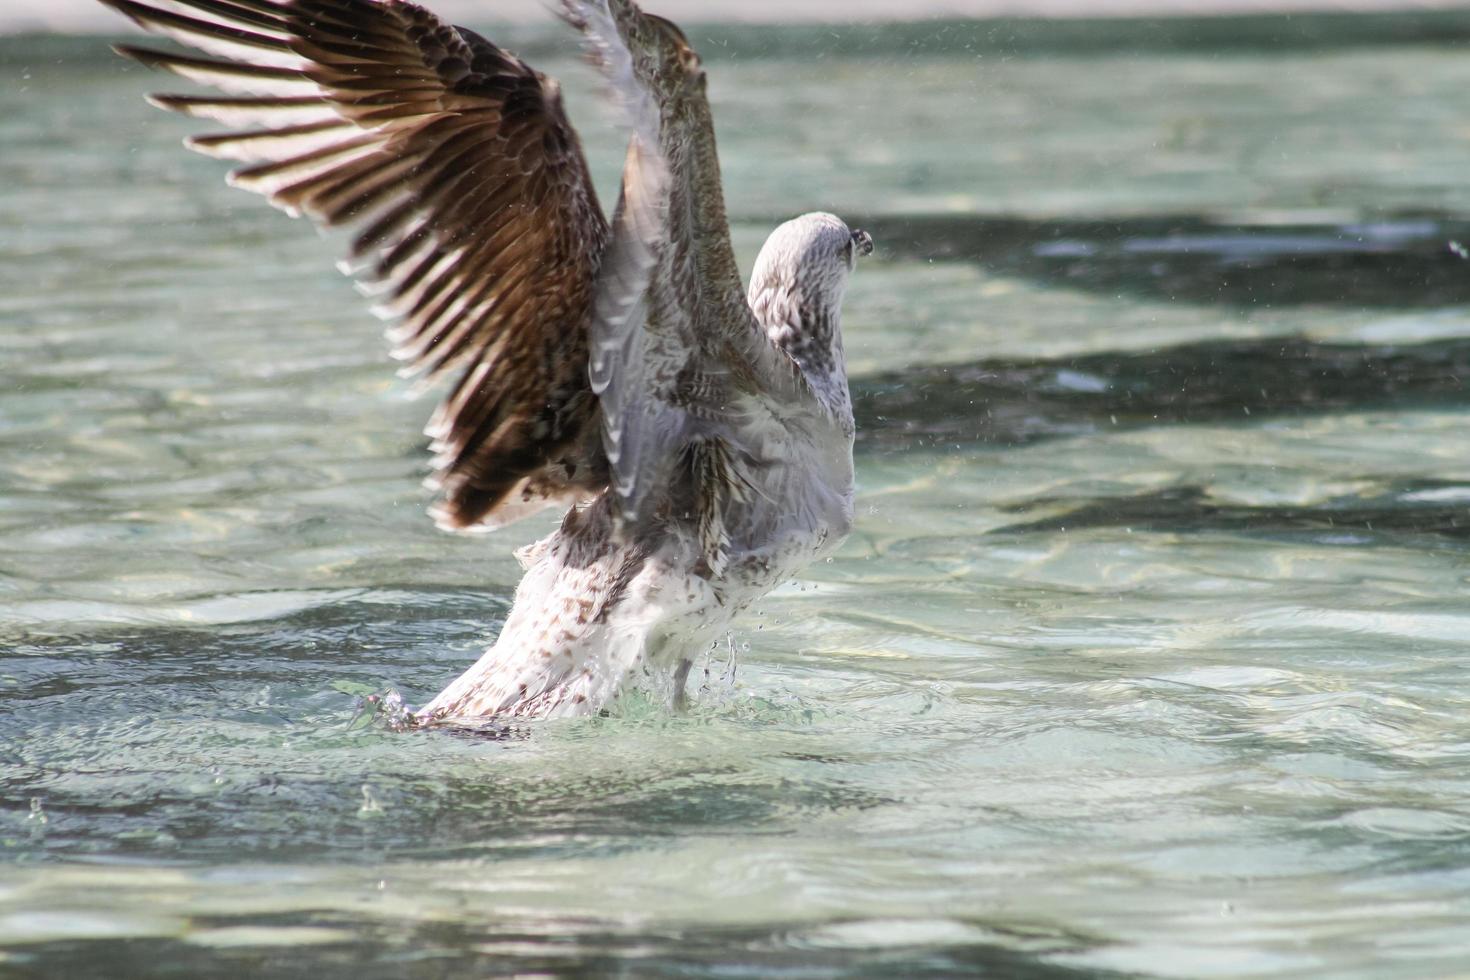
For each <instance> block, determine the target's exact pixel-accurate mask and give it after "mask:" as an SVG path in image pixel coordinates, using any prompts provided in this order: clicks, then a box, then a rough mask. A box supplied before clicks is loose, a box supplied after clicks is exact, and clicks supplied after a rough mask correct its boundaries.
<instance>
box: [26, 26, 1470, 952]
mask: <svg viewBox="0 0 1470 980" xmlns="http://www.w3.org/2000/svg"><path fill="white" fill-rule="evenodd" d="M839 33H840V32H839ZM692 36H693V37H694V40H695V42H696V43H697V44H699V45H700V46H701V47H702V48H703V49H704V50H705V51H706V53H707V54H708V55H709V58H708V60H709V62H710V70H711V78H712V81H711V86H712V95H713V98H714V100H715V109H716V113H717V117H718V120H719V123H720V134H721V140H722V143H721V146H722V154H723V161H724V168H725V175H726V179H727V183H728V187H729V203H730V208H731V211H732V213H733V216H734V217H735V219H736V228H735V235H736V242H737V247H738V249H739V251H740V254H741V259H742V262H744V263H745V264H746V267H747V268H748V266H749V263H750V261H751V259H752V258H753V256H754V253H755V251H756V249H758V247H759V245H760V242H761V241H762V239H763V237H764V235H765V233H766V231H767V230H768V229H769V228H770V227H771V225H772V224H774V223H775V222H776V221H777V220H779V219H781V218H784V217H787V216H789V215H791V214H793V213H796V212H800V211H804V210H809V209H811V208H814V207H824V208H829V209H831V210H835V211H837V212H838V213H840V214H843V215H844V216H847V217H848V218H849V219H850V220H852V221H853V222H854V223H860V224H864V225H865V226H867V227H870V228H871V229H872V230H873V232H874V235H875V237H876V238H877V239H878V242H879V253H878V255H877V256H876V257H875V259H874V260H873V261H871V262H869V263H867V264H865V266H864V267H863V268H862V269H861V270H860V273H859V275H858V276H857V277H856V279H855V280H854V283H853V287H852V290H851V293H850V298H849V305H848V312H847V318H846V322H845V329H846V331H847V338H848V339H847V347H848V350H849V353H850V357H851V359H852V365H851V366H852V371H853V375H854V382H853V387H854V391H855V397H856V402H857V406H858V415H859V422H860V425H861V429H862V433H861V437H860V442H859V448H858V471H859V482H860V485H861V488H860V495H859V502H858V505H859V520H858V529H857V531H856V533H855V534H854V535H853V537H852V539H851V540H850V542H849V543H848V544H847V546H846V547H845V548H844V549H843V550H842V551H841V553H840V554H839V555H838V556H837V557H835V558H834V559H833V560H832V561H830V562H827V563H823V564H820V565H818V566H816V567H814V568H812V569H810V570H809V571H808V572H807V573H806V574H805V575H803V576H802V578H801V580H800V581H798V582H796V583H793V584H791V585H789V586H787V587H784V588H782V589H781V590H780V591H779V592H778V593H776V594H775V595H773V596H772V597H770V598H769V599H768V600H767V601H765V602H763V603H761V604H760V606H759V608H758V609H757V610H756V611H755V612H754V613H753V614H752V615H750V616H749V617H747V618H746V620H745V621H744V622H743V624H742V628H741V629H740V630H738V631H737V632H736V633H735V634H734V635H733V636H732V638H731V642H730V644H729V646H728V647H727V648H726V649H725V650H722V651H720V652H719V654H718V655H717V656H716V657H714V658H712V660H711V662H710V663H709V664H708V665H707V668H706V669H705V670H704V671H703V676H702V677H698V678H697V682H698V684H699V687H700V688H701V693H700V697H699V701H698V704H697V706H696V707H695V708H694V709H693V710H692V711H690V712H689V713H688V714H686V715H682V716H672V715H670V714H669V713H668V712H666V711H664V710H662V709H661V708H659V707H658V706H656V705H651V704H647V703H640V702H636V701H635V702H633V703H631V704H629V705H626V706H624V707H623V708H622V709H621V710H620V712H618V713H617V714H616V715H615V716H613V717H608V718H599V719H593V720H587V721H579V722H571V723H557V724H545V725H536V726H531V727H530V728H529V730H527V731H526V732H523V733H521V734H522V736H523V737H516V738H510V739H499V740H496V739H488V738H481V737H465V736H454V735H448V734H443V733H419V734H402V733H396V732H394V731H392V730H390V728H389V726H388V725H386V724H385V723H384V722H383V720H382V719H381V717H375V716H373V715H372V713H371V712H368V713H364V712H363V711H362V710H361V699H362V697H363V696H364V695H367V694H371V693H373V692H383V691H392V692H396V693H397V694H399V695H401V697H402V698H403V699H404V700H405V701H407V702H408V703H412V704H417V703H422V702H423V701H424V700H426V699H427V698H428V697H430V696H432V695H433V693H435V692H436V691H437V690H438V689H439V688H440V687H441V686H442V685H443V684H444V683H446V682H447V681H448V680H450V679H451V678H452V677H453V676H454V675H455V674H456V673H457V672H458V671H459V670H460V669H461V668H462V667H463V666H464V665H465V664H467V663H468V662H469V661H470V660H471V659H472V658H473V657H474V656H475V655H476V654H477V652H478V650H479V649H480V648H481V647H482V646H483V645H484V644H485V643H487V642H488V641H489V640H490V639H491V638H493V636H494V634H495V632H496V630H497V629H498V627H499V625H500V623H501V622H502V620H503V617H504V614H505V611H506V609H507V606H508V603H509V600H510V596H511V592H512V590H513V588H514V584H515V581H516V579H517V575H518V571H519V569H518V566H517V565H516V563H515V562H514V560H513V559H512V558H511V555H510V551H511V549H512V548H513V547H515V546H518V545H520V544H522V543H525V542H526V541H527V540H529V539H530V538H531V537H533V536H534V535H536V534H539V533H543V532H544V531H545V530H546V528H547V527H548V526H549V525H548V524H547V523H545V522H543V523H541V524H538V525H536V526H534V527H528V528H519V527H518V528H516V529H514V530H512V531H509V532H507V533H506V534H503V535H497V536H494V537H490V538H483V537H477V538H460V537H451V536H446V535H444V534H441V533H439V532H437V531H435V530H434V528H433V527H432V525H431V523H430V522H429V521H428V520H427V519H426V518H425V517H424V515H423V509H424V506H425V504H426V503H427V500H426V496H425V494H424V492H423V491H421V490H420V489H419V487H418V481H419V479H420V478H421V477H422V475H423V473H424V470H425V465H426V462H425V461H426V456H425V453H424V451H423V442H424V440H423V439H422V438H421V437H420V436H419V435H418V431H419V428H420V427H421V426H422V424H423V421H424V420H425V418H426V417H427V415H428V413H429V411H430V410H431V404H430V403H429V401H427V400H419V401H415V400H412V399H410V398H409V393H408V389H407V388H406V387H405V386H404V385H403V384H402V383H400V382H396V381H394V380H393V379H392V372H391V370H390V368H389V365H388V363H387V361H386V358H385V357H384V354H383V347H384V345H383V343H382V342H381V341H380V340H379V339H378V337H377V336H376V328H375V327H374V325H373V321H372V320H371V319H370V318H368V317H366V316H365V315H364V314H363V312H362V310H361V305H360V302H359V300H358V298H357V297H356V295H355V294H354V293H353V292H352V290H351V288H350V286H349V285H348V284H347V283H346V282H345V281H343V280H341V279H340V277H338V276H337V275H336V274H335V272H333V271H332V268H331V259H332V258H333V248H334V247H335V246H336V245H337V244H339V243H336V242H323V241H321V240H320V239H319V237H318V236H317V235H315V234H314V233H313V232H312V231H311V230H310V228H309V227H307V226H305V225H303V224H300V223H293V222H290V221H288V220H286V219H285V218H284V217H282V216H281V215H279V214H277V213H275V212H273V211H271V210H270V209H269V208H266V207H264V206H263V205H262V204H260V202H258V201H256V200H254V199H252V198H250V197H248V196H246V195H243V194H239V193H237V192H232V191H229V190H227V189H225V188H224V187H223V186H222V182H221V180H220V177H221V170H222V168H221V167H220V166H219V165H217V164H214V163H212V162H210V161H207V160H203V159H200V158H197V157H193V156H191V155H189V154H186V153H184V152H183V151H181V150H180V149H179V147H178V146H177V142H178V139H179V138H180V137H182V136H183V135H184V134H185V133H186V132H188V131H189V126H188V124H187V123H185V122H181V121H179V120H174V119H170V118H168V117H165V116H164V115H162V114H160V113H157V112H155V111H153V110H151V109H149V108H148V107H146V106H145V105H144V104H143V103H142V102H141V99H140V98H139V95H140V94H141V93H142V92H144V91H146V90H149V89H157V88H160V87H161V88H164V89H167V88H170V87H171V86H170V84H169V81H168V80H167V79H163V78H159V77H148V76H146V75H145V74H144V73H143V72H141V71H139V70H128V69H127V68H126V67H125V66H123V65H122V64H120V63H118V62H116V61H114V60H112V59H111V58H110V56H108V55H107V54H106V53H105V52H103V51H102V50H101V48H102V42H100V41H95V42H94V41H86V40H77V41H70V42H59V41H36V40H14V41H6V42H3V47H0V68H3V72H4V77H5V79H6V84H5V85H3V86H0V147H3V152H0V280H3V289H0V972H6V971H9V972H12V973H14V974H16V975H18V976H31V975H35V976H40V975H54V976H68V977H87V976H99V977H101V976H105V977H118V976H133V975H137V976H142V975H148V976H178V977H196V976H206V975H241V974H243V973H244V972H247V971H256V972H258V973H260V974H271V975H281V976H308V975H310V976H314V977H323V976H343V977H346V976H351V977H438V976H445V975H479V974H499V973H511V972H536V971H552V972H556V971H575V970H585V971H597V972H612V973H617V972H622V973H625V974H628V975H637V976H650V975H652V976H732V975H743V976H750V975H757V976H765V975H793V976H796V975H799V976H813V975H830V974H846V975H904V976H921V975H952V974H961V973H980V974H984V973H990V974H993V975H997V976H1021V977H1070V976H1099V975H1103V976H1105V975H1110V974H1112V973H1116V974H1118V975H1129V976H1135V975H1142V976H1168V977H1176V976H1251V977H1258V976H1272V977H1287V976H1305V975H1331V976H1364V977H1367V976H1374V977H1433V976H1444V975H1447V974H1451V973H1453V972H1455V971H1457V970H1459V969H1462V968H1463V964H1464V963H1465V962H1467V961H1470V776H1467V763H1470V738H1467V734H1466V733H1467V731H1470V726H1467V720H1466V719H1467V715H1470V679H1467V672H1466V671H1465V669H1464V666H1463V661H1464V659H1465V657H1466V656H1467V654H1470V614H1467V613H1466V610H1465V606H1464V602H1463V597H1464V595H1465V593H1466V587H1467V578H1470V561H1467V550H1466V549H1467V541H1470V530H1467V529H1470V508H1467V504H1470V454H1467V452H1466V449H1465V447H1466V445H1467V440H1470V414H1467V411H1466V406H1467V400H1466V396H1465V378H1466V377H1467V371H1470V276H1467V271H1470V269H1467V266H1466V265H1465V259H1464V256H1463V252H1464V246H1463V245H1462V244H1461V243H1467V244H1470V222H1467V220H1466V219H1465V218H1464V217H1462V216H1463V215H1467V214H1470V181H1467V180H1466V179H1465V174H1466V161H1467V160H1470V124H1467V119H1470V116H1467V111H1470V109H1467V104H1466V101H1465V98H1464V94H1463V93H1464V92H1465V91H1466V89H1467V87H1470V61H1467V60H1466V59H1465V57H1464V54H1463V52H1462V51H1460V50H1457V49H1454V48H1452V47H1450V46H1443V47H1439V46H1435V45H1433V44H1417V45H1402V46H1388V45H1372V44H1363V43H1361V39H1360V38H1359V39H1357V40H1356V41H1355V42H1354V43H1353V44H1351V45H1346V44H1344V45H1342V46H1334V45H1333V44H1332V43H1330V41H1331V39H1330V37H1329V38H1326V39H1325V40H1324V39H1322V38H1319V42H1320V43H1317V44H1314V45H1312V46H1308V47H1291V46H1286V47H1279V46H1271V45H1264V44H1263V45H1261V46H1260V47H1259V48H1257V47H1251V46H1239V45H1220V46H1218V47H1211V46H1209V45H1208V44H1205V45H1203V46H1202V45H1200V44H1192V45H1187V46H1186V47H1187V50H1182V51H1175V50H1172V49H1171V47H1170V46H1169V45H1168V44H1158V45H1152V46H1150V45H1142V46H1133V47H1129V46H1127V45H1111V44H1108V43H1101V44H1100V46H1099V47H1096V48H1087V47H1086V46H1082V45H1079V44H1078V43H1076V42H1075V40H1074V41H1069V42H1068V43H1067V44H1066V45H1062V46H1061V47H1060V48H1047V47H1045V46H1042V47H1040V48H1038V49H1036V50H1030V49H1021V50H1013V51H1006V50H1004V47H1003V46H1000V47H997V45H995V44H991V45H989V46H982V48H977V49H975V50H969V49H967V48H966V45H965V44H964V43H951V44H938V43H936V44H934V45H932V46H926V45H925V44H913V45H899V44H887V45H886V46H884V45H878V44H876V43H875V42H873V41H872V39H871V36H870V35H859V37H858V40H857V41H852V40H851V39H849V40H848V41H844V40H843V38H841V37H834V38H833V39H832V40H831V43H830V44H827V43H825V42H824V43H822V44H814V43H813V42H812V40H811V38H808V43H807V45H806V47H802V46H800V45H792V44H789V43H786V41H787V40H788V39H787V38H786V37H785V35H782V36H776V35H762V34H761V33H760V32H758V31H751V30H749V29H747V30H746V32H745V33H744V34H741V35H739V36H732V37H724V36H722V35H720V34H719V33H718V32H715V31H698V30H696V31H694V32H692ZM552 38H553V36H552V35H546V36H544V37H543V36H541V35H537V36H534V37H532V38H530V39H529V43H531V44H533V45H536V46H537V47H534V50H537V51H539V52H541V54H542V62H541V64H542V65H543V67H545V68H546V69H547V70H548V71H551V72H553V73H554V74H557V75H559V76H561V77H562V78H563V79H564V80H565V81H566V82H567V83H568V88H569V93H570V94H569V96H568V98H569V101H570V104H571V107H572V111H573V113H574V115H575V116H576V118H577V120H578V122H579V125H580V126H581V128H582V131H583V133H584V135H585V137H586V139H587V140H588V143H589V149H590V152H591V155H592V158H593V166H594V169H596V170H597V171H598V173H599V178H600V179H601V180H602V183H603V186H604V187H605V188H607V189H608V193H610V192H611V187H612V186H613V181H614V177H615V168H616V164H617V161H618V159H619V158H620V149H619V146H618V140H617V134H616V132H615V130H614V129H613V127H612V126H611V124H610V122H609V119H608V117H607V115H605V114H604V113H603V112H602V111H601V108H600V103H599V102H598V101H597V99H596V97H595V95H594V94H593V86H592V84H591V81H590V79H589V78H588V77H587V75H586V73H585V72H584V71H583V70H582V69H581V67H580V66H579V65H578V64H577V63H576V62H575V61H574V60H573V59H572V57H571V52H570V50H569V49H566V48H562V49H558V48H556V47H555V46H554V41H553V40H552ZM864 38H867V40H864ZM777 42H780V43H777ZM558 52H560V53H558ZM172 87H177V86H172ZM732 661H733V664H732ZM732 667H733V669H732Z"/></svg>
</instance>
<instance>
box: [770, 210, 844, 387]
mask: <svg viewBox="0 0 1470 980" xmlns="http://www.w3.org/2000/svg"><path fill="white" fill-rule="evenodd" d="M872 252H873V237H872V236H871V235H869V234H868V233H867V232H865V231H860V230H859V231H854V230H853V229H851V228H848V227H847V224H846V223H845V222H844V221H843V220H842V219H841V218H839V217H837V216H836V215H834V214H827V213H826V212H823V211H816V212H813V213H811V214H804V215H801V216H800V217H798V218H792V219H791V220H790V221H788V222H786V223H785V224H783V225H781V226H780V227H778V228H777V229H776V230H775V231H773V232H771V237H769V238H767V239H766V244H765V246H764V247H763V248H762V249H761V251H760V255H759V256H757V257H756V260H755V271H754V272H752V273H751V277H750V306H751V309H752V310H754V312H755V315H756V319H758V320H759V321H760V323H761V326H763V327H764V328H765V329H766V333H767V334H768V335H769V336H770V338H771V340H772V341H773V342H774V343H775V344H776V345H777V346H779V347H781V348H783V349H784V350H785V351H786V352H787V353H789V354H790V355H791V356H792V357H793V358H795V360H796V361H797V363H798V364H800V365H801V366H802V368H803V369H804V370H808V371H809V372H810V371H813V370H815V371H821V370H824V369H830V368H832V367H837V366H840V365H841V363H842V338H841V331H840V329H839V320H840V315H841V312H842V297H843V295H844V294H845V293H846V292H847V280H848V277H849V276H850V275H851V274H852V271H853V269H854V268H855V267H856V266H857V260H858V258H859V257H860V256H864V255H871V254H872Z"/></svg>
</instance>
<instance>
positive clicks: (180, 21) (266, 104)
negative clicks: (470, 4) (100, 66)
mask: <svg viewBox="0 0 1470 980" xmlns="http://www.w3.org/2000/svg"><path fill="white" fill-rule="evenodd" d="M102 2H103V3H106V4H107V5H108V6H110V7H113V8H115V9H117V10H118V11H120V12H122V13H123V14H125V15H127V16H128V17H130V18H131V19H132V20H134V21H135V22H137V23H138V24H139V25H141V26H142V27H144V28H146V29H147V30H150V31H152V32H154V33H157V34H162V35H165V36H168V37H170V38H173V39H174V40H177V41H179V42H181V43H183V44H186V45H190V46H192V47H194V48H197V49H199V50H201V51H203V52H205V53H206V54H208V55H212V56H215V57H214V58H204V59H201V58H195V57H185V56H182V55H179V54H174V53H168V52H161V51H153V50H148V49H143V48H137V47H132V46H120V48H119V50H120V51H121V52H122V53H123V54H126V55H128V56H130V57H132V58H135V59H137V60H138V61H140V62H142V63H143V64H145V65H148V66H149V67H153V68H162V69H167V70H169V71H172V72H174V73H175V74H178V75H182V76H184V77H185V78H188V79H191V80H194V81H199V82H204V83H207V84H210V85H213V86H215V87H217V88H219V89H221V90H223V92H224V93H226V94H225V96H222V97H218V96H186V95H164V96H157V97H155V98H154V99H153V101H154V102H155V103H157V104H158V105H160V106H162V107H164V108H167V109H173V110H175V111H178V112H182V113H186V114H188V115H192V116H199V117H203V118H208V119H215V120H219V121H221V122H224V123H226V124H228V125H231V126H237V127H238V126H249V125H255V126H257V127H258V128H254V129H247V130H244V131H239V132H227V133H219V134H213V135H208V136H201V137H197V138H195V139H192V140H190V141H189V146H191V147H192V148H193V149H196V150H199V151H200V152H203V153H207V154H209V155H212V156H218V157H226V158H229V159H234V160H240V161H244V162H246V163H247V164H248V165H247V166H245V167H243V168H242V169H239V170H236V171H235V172H234V173H233V174H232V175H231V182H232V183H234V184H235V185H236V186H239V187H244V188H246V189H248V190H253V191H256V192H258V193H261V194H264V195H266V196H267V197H268V198H269V199H270V201H271V203H273V204H275V205H276V206H278V207H281V208H283V209H285V210H286V211H288V212H290V213H292V214H306V215H309V216H310V217H311V218H313V219H315V220H316V221H317V222H319V223H321V224H323V225H342V224H354V225H357V226H358V227H360V229H361V230H360V232H359V233H358V234H357V237H356V239H355V240H354V241H353V243H352V249H351V256H350V259H349V262H348V266H349V271H351V272H353V273H354V274H355V275H357V276H358V277H359V278H360V279H361V280H362V281H364V282H365V284H366V285H367V286H368V287H369V290H370V292H371V293H372V294H374V295H376V296H377V297H378V300H379V307H378V309H379V311H380V312H381V313H382V314H384V315H385V316H387V317H389V318H392V319H394V320H396V321H397V326H396V327H395V328H394V329H392V330H390V332H389V336H390V338H391V339H392V340H393V342H394V344H395V350H394V355H395V356H396V357H398V358H400V359H402V360H404V361H406V362H408V367H407V368H406V370H407V371H408V372H409V373H414V374H420V375H422V376H423V377H424V378H425V379H426V380H434V379H437V378H439V377H441V376H443V375H445V374H446V373H449V372H452V371H454V370H456V369H459V370H460V371H461V374H460V376H459V379H458V381H457V382H456V383H455V384H454V386H453V388H452V389H451V390H450V392H449V394H448V396H447V398H446V400H445V401H444V403H443V405H442V407H441V408H440V409H439V410H438V412H437V413H436V414H435V416H434V418H433V420H432V421H431V422H430V425H429V428H428V430H427V431H428V434H429V435H430V436H431V437H432V438H433V441H434V449H435V451H436V453H437V456H436V459H435V465H436V480H435V482H437V484H438V487H439V489H440V490H441V492H442V495H443V499H442V502H441V505H440V507H439V509H438V516H439V518H440V520H441V523H444V524H446V525H449V526H452V527H466V526H469V525H472V524H475V523H478V522H487V523H492V524H494V523H503V522H505V521H506V520H513V519H514V518H515V517H517V516H521V514H522V513H524V512H525V511H526V510H527V509H529V508H528V506H527V505H531V504H535V503H536V502H537V500H539V499H541V498H552V497H557V496H561V495H564V494H568V493H571V494H580V493H586V492H593V491H596V490H598V489H600V488H601V486H602V485H603V483H604V482H605V480H606V469H605V461H604V458H603V456H602V452H601V449H600V446H598V436H597V432H596V419H597V412H596V401H597V400H596V398H595V396H594V395H593V394H592V392H591V390H590V387H589V383H588V380H587V363H588V348H587V343H588V340H587V338H588V334H587V327H588V323H589V322H590V319H591V314H592V304H593V296H594V291H595V282H596V277H597V272H598V268H599V264H600V261H601V256H602V254H603V250H604V246H605V245H606V243H607V239H608V226H607V222H606V219H605V218H604V217H603V215H602V211H601V209H600V207H599V206H598V203H597V199H596V195H595V193H594V191H593V188H592V183H591V180H590V179H589V177H588V174H587V166H586V162H585V160H584V158H583V155H582V150H581V146H580V144H579V143H578V140H577V137H576V134H575V132H574V131H573V130H572V127H571V124H570V123H569V122H568V120H567V118H566V115H565V114H564V112H563V110H562V105H561V99H560V95H559V88H558V86H557V84H556V82H555V81H554V80H552V79H550V78H547V77H546V76H543V75H541V74H540V73H538V72H536V71H534V70H532V69H531V68H530V67H528V66H527V65H526V64H525V63H524V62H522V61H520V60H519V59H518V58H516V57H515V56H514V55H512V54H510V53H508V52H506V51H502V50H501V49H499V48H497V47H496V46H495V45H493V44H491V43H490V42H489V41H487V40H485V39H484V38H482V37H480V36H479V35H477V34H475V33H474V32H472V31H468V30H466V29H464V28H458V27H453V26H450V25H448V24H446V23H444V22H442V21H440V20H439V19H437V18H436V17H435V16H434V15H433V14H431V13H429V12H428V11H426V10H424V9H423V8H421V7H419V6H417V5H415V4H412V3H408V2H404V0H148V2H146V3H139V2H134V0H102ZM216 58H217V59H220V60H216Z"/></svg>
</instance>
